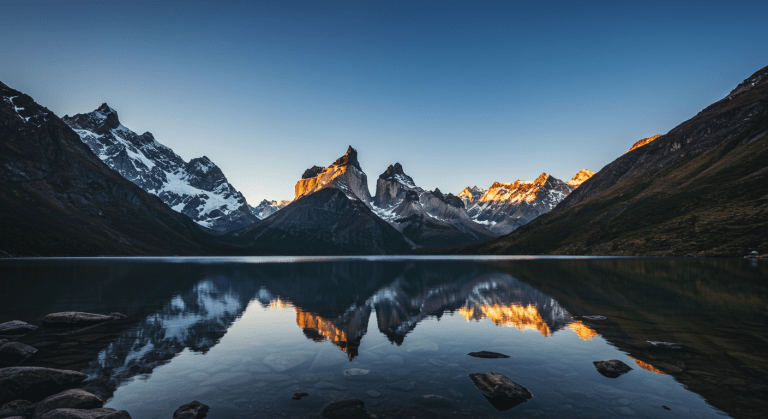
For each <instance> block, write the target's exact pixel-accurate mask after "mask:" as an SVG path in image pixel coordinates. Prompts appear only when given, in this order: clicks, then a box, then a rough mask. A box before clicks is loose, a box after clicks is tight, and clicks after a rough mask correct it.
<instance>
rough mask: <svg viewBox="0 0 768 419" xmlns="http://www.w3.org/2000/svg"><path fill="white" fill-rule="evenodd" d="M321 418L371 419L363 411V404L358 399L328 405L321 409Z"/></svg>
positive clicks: (365, 411) (366, 412)
mask: <svg viewBox="0 0 768 419" xmlns="http://www.w3.org/2000/svg"><path fill="white" fill-rule="evenodd" d="M322 416H323V417H324V418H328V419H368V418H370V417H371V415H369V414H368V411H367V410H365V402H363V401H362V400H358V399H350V400H342V401H338V402H331V403H328V404H327V405H325V407H324V408H323V414H322Z"/></svg>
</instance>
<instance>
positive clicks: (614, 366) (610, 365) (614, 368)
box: [593, 359, 632, 378]
mask: <svg viewBox="0 0 768 419" xmlns="http://www.w3.org/2000/svg"><path fill="white" fill-rule="evenodd" d="M593 364H595V368H597V372H599V373H600V374H603V375H604V376H606V377H608V378H616V377H618V376H620V375H622V374H626V373H628V372H630V371H632V367H630V366H629V365H627V364H625V363H623V362H621V361H619V360H618V359H612V360H610V361H595V362H593Z"/></svg>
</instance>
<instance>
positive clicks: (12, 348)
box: [0, 342, 37, 366]
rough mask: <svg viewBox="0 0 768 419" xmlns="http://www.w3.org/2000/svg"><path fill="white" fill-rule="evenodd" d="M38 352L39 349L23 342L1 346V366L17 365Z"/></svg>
mask: <svg viewBox="0 0 768 419" xmlns="http://www.w3.org/2000/svg"><path fill="white" fill-rule="evenodd" d="M35 352H37V349H35V348H33V347H31V346H29V345H25V344H23V343H21V342H8V343H4V344H0V366H6V365H16V364H18V363H19V362H21V361H23V360H25V359H27V358H29V357H30V356H31V355H32V354H34V353H35Z"/></svg>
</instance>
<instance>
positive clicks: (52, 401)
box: [34, 388, 104, 419]
mask: <svg viewBox="0 0 768 419" xmlns="http://www.w3.org/2000/svg"><path fill="white" fill-rule="evenodd" d="M102 406H104V401H103V400H101V399H100V398H98V397H96V396H94V395H93V394H91V393H89V392H87V391H85V390H80V389H79V388H75V389H71V390H65V391H62V392H61V393H58V394H54V395H53V396H50V397H48V398H46V399H45V400H43V401H42V402H40V403H39V404H38V405H37V408H36V409H35V415H34V418H35V419H36V418H38V417H40V416H43V415H44V414H46V413H48V412H50V411H52V410H56V409H63V408H69V409H96V408H99V407H102Z"/></svg>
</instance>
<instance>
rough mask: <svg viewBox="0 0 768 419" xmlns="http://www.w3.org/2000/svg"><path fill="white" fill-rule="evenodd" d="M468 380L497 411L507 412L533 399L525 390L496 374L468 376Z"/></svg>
mask: <svg viewBox="0 0 768 419" xmlns="http://www.w3.org/2000/svg"><path fill="white" fill-rule="evenodd" d="M469 379H470V380H472V383H473V384H474V385H475V387H477V389H478V390H480V392H481V393H483V396H485V398H487V399H488V401H489V402H491V405H493V407H495V408H496V409H497V410H509V409H511V408H513V407H515V406H517V405H519V404H520V403H523V402H526V401H528V399H530V398H531V397H533V396H532V395H531V392H530V391H528V389H527V388H525V387H523V386H521V385H520V384H517V383H516V382H514V381H512V380H510V379H509V378H507V377H505V376H504V375H502V374H499V373H498V372H487V373H485V374H481V373H475V374H469Z"/></svg>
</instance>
